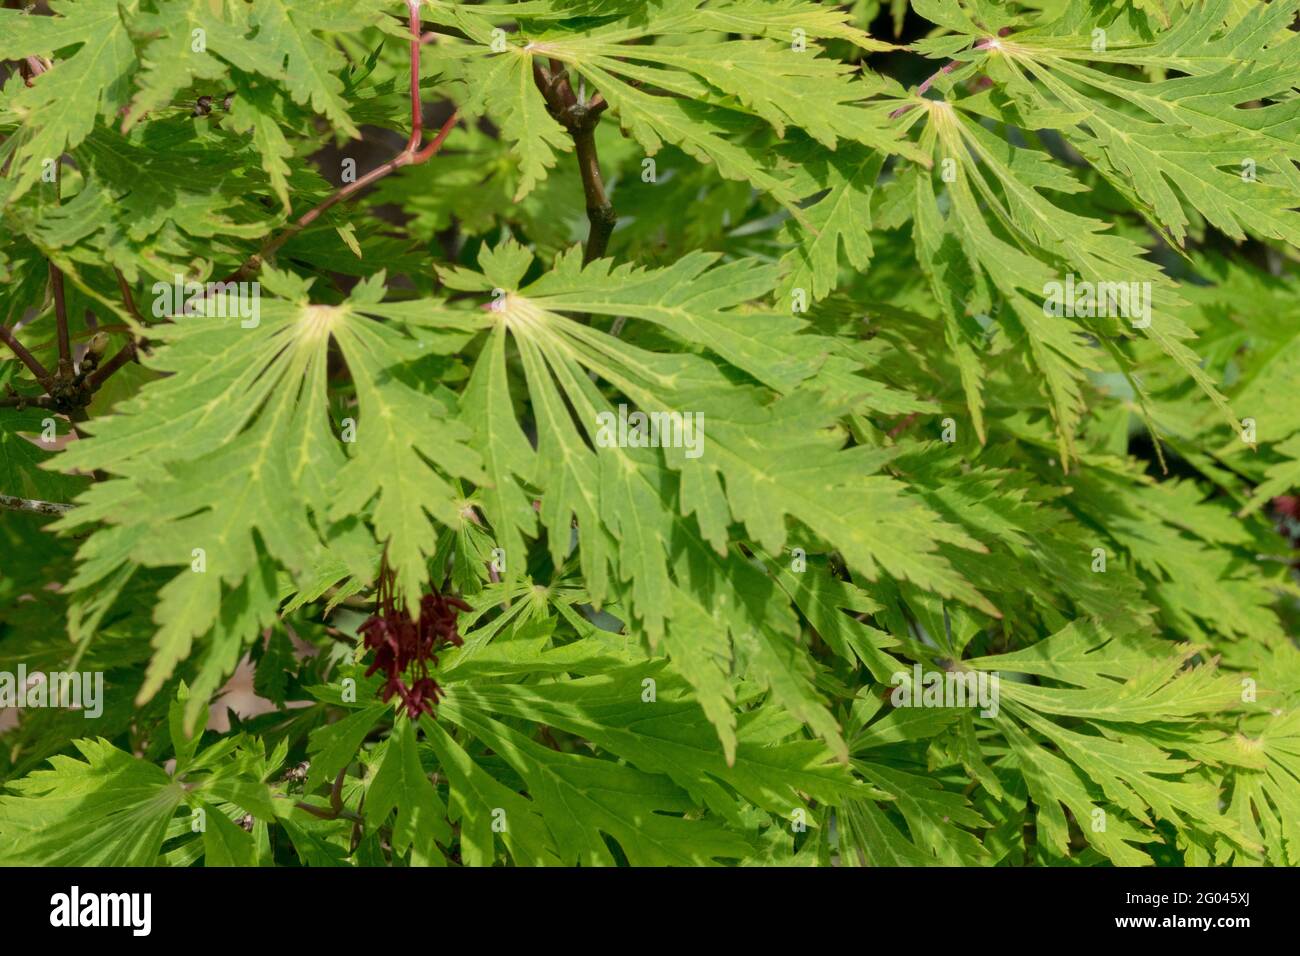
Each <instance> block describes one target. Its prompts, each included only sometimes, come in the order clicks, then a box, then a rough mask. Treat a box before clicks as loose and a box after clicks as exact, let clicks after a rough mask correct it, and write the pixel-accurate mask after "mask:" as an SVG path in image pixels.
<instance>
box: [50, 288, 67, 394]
mask: <svg viewBox="0 0 1300 956" xmlns="http://www.w3.org/2000/svg"><path fill="white" fill-rule="evenodd" d="M49 267H50V287H51V288H52V289H53V290H54V326H55V328H56V329H57V330H58V338H59V377H60V378H68V377H70V376H71V375H72V341H71V339H70V338H69V337H68V304H67V300H66V298H65V296H64V292H63V270H62V269H60V268H59V267H58V266H56V265H55V264H54V263H53V262H50V263H49Z"/></svg>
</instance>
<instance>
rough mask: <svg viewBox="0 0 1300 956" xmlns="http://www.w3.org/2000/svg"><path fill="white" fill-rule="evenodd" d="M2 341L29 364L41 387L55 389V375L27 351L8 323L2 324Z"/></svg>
mask: <svg viewBox="0 0 1300 956" xmlns="http://www.w3.org/2000/svg"><path fill="white" fill-rule="evenodd" d="M0 342H4V344H5V345H7V346H9V348H10V350H11V351H12V352H13V353H14V355H17V356H18V359H19V361H21V362H22V363H23V364H24V365H26V366H27V368H28V370H29V371H31V373H32V374H33V375H35V376H36V381H38V382H40V383H41V387H42V388H43V389H45V391H47V392H53V391H54V377H53V376H52V375H50V373H49V371H47V370H46V368H45V366H44V365H42V364H41V363H40V362H38V361H37V360H36V356H35V355H33V354H32V353H31V352H29V351H27V348H26V346H24V345H23V343H21V342H19V341H18V339H17V338H15V337H14V333H13V330H12V329H10V328H9V327H8V326H7V325H0Z"/></svg>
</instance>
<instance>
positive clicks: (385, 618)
mask: <svg viewBox="0 0 1300 956" xmlns="http://www.w3.org/2000/svg"><path fill="white" fill-rule="evenodd" d="M375 603H376V607H375V613H374V614H372V615H371V616H370V617H369V618H367V619H366V621H365V623H364V624H362V625H361V627H360V628H359V632H360V634H361V635H362V636H363V637H364V638H365V645H366V648H367V649H368V650H372V651H374V652H375V659H374V662H373V663H372V664H371V665H370V668H369V669H368V670H367V671H366V676H367V677H369V676H370V675H371V674H373V673H375V671H383V672H384V674H385V675H386V676H387V678H388V679H387V680H386V681H385V682H384V686H383V688H382V689H381V690H380V697H382V698H383V699H384V700H385V701H389V700H392V699H393V696H394V695H396V696H397V697H399V698H401V700H402V703H403V704H404V705H405V706H406V713H407V714H408V715H409V716H410V718H411V719H412V720H415V719H416V718H417V717H419V716H420V714H422V713H426V714H429V715H430V716H432V715H433V706H434V704H436V703H437V702H438V698H439V697H441V696H442V688H441V687H439V686H438V682H437V681H435V680H434V679H433V678H432V677H430V676H429V665H430V664H433V666H435V667H436V666H437V665H438V656H437V654H436V653H435V651H436V650H437V649H438V648H439V647H441V646H444V645H446V644H452V645H455V646H456V647H460V646H461V643H462V641H461V639H460V633H459V632H458V631H457V625H456V618H457V616H458V615H459V614H460V612H461V611H469V610H471V608H470V606H469V605H468V604H466V603H465V602H464V601H462V600H461V599H460V598H458V597H455V596H454V595H443V594H440V593H438V591H437V590H436V589H435V590H434V591H433V592H432V593H430V594H426V595H424V597H422V598H421V599H420V617H419V619H418V620H415V619H412V618H411V615H410V612H408V611H407V609H406V604H405V602H398V600H397V598H396V596H395V594H394V588H393V575H392V573H391V572H390V571H389V570H388V568H385V569H384V571H383V572H382V573H381V574H380V577H379V594H378V597H377V599H376V602H375ZM408 681H409V683H408Z"/></svg>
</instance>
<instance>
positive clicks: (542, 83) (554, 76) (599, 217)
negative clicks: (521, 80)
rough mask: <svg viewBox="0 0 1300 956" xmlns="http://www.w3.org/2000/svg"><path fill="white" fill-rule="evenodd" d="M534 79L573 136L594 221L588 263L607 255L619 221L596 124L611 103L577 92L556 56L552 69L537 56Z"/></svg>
mask: <svg viewBox="0 0 1300 956" xmlns="http://www.w3.org/2000/svg"><path fill="white" fill-rule="evenodd" d="M533 82H534V83H536V84H537V88H538V89H539V90H540V91H541V93H542V99H544V100H545V101H546V109H547V112H549V113H550V114H551V116H553V117H554V118H555V120H556V122H558V123H559V124H560V125H561V126H563V127H564V128H565V129H567V130H568V131H569V135H570V136H572V137H573V145H574V147H575V149H576V151H577V156H578V172H579V174H580V175H581V176H582V191H583V194H584V195H585V196H586V198H587V221H588V222H589V223H590V224H591V226H590V229H589V230H588V232H587V242H586V244H585V245H584V246H583V250H582V262H583V265H586V264H587V263H589V262H591V261H592V260H593V259H599V258H601V257H602V256H604V255H605V250H606V249H607V248H608V247H609V237H610V235H611V234H612V233H613V232H614V226H615V225H616V224H617V223H618V213H617V212H616V211H615V209H614V204H613V203H611V202H610V201H609V195H608V194H607V193H606V192H605V182H604V180H603V179H601V176H600V156H599V155H598V153H597V151H596V125H597V124H598V123H599V122H600V116H601V114H602V113H604V112H605V110H606V109H607V108H608V107H609V103H608V101H607V100H606V99H605V98H604V97H603V96H601V95H600V94H599V93H597V94H596V95H595V96H593V97H592V98H591V99H590V100H584V99H583V98H582V97H580V96H578V95H577V94H575V93H574V92H573V83H572V82H571V81H570V79H569V75H568V71H567V70H565V68H564V64H563V63H561V62H559V61H558V60H555V59H552V60H551V72H549V73H548V72H547V71H546V70H544V69H543V68H542V65H541V64H540V63H538V62H537V60H536V58H534V60H533Z"/></svg>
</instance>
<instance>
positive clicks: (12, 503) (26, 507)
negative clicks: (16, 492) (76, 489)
mask: <svg viewBox="0 0 1300 956" xmlns="http://www.w3.org/2000/svg"><path fill="white" fill-rule="evenodd" d="M75 507H76V505H69V504H64V503H63V502H61V501H37V500H35V499H33V498H16V497H14V496H13V495H0V508H5V509H7V510H9V511H26V512H28V513H29V514H37V515H64V514H67V513H68V512H69V511H71V510H72V509H73V508H75Z"/></svg>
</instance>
